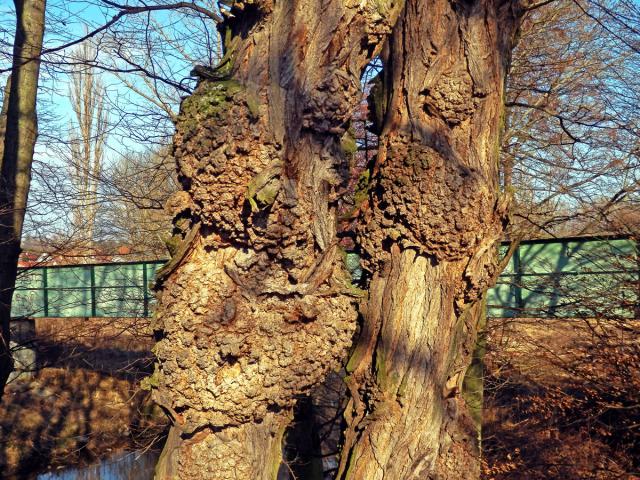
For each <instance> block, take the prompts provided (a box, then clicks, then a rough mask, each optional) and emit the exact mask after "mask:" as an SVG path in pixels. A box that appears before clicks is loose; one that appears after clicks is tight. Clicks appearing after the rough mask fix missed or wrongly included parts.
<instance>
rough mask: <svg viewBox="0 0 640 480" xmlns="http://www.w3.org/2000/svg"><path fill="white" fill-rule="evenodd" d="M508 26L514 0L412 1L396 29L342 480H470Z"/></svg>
mask: <svg viewBox="0 0 640 480" xmlns="http://www.w3.org/2000/svg"><path fill="white" fill-rule="evenodd" d="M517 25H518V20H517V14H516V13H515V12H514V11H513V5H512V4H511V3H509V2H500V1H493V0H481V1H475V2H466V1H448V0H430V1H427V0H408V1H407V3H406V6H405V11H404V14H403V15H402V17H401V19H400V20H399V22H398V25H397V26H396V29H395V30H394V34H393V36H392V39H391V42H390V46H389V49H388V54H387V56H386V61H385V72H384V79H383V81H382V85H383V86H384V88H382V89H380V90H379V91H378V92H377V93H378V95H377V97H378V100H379V101H381V102H382V104H379V105H378V107H379V108H378V111H380V112H383V114H384V115H383V118H384V121H383V124H382V125H381V127H382V130H381V139H380V150H379V154H378V162H377V165H376V169H375V171H374V172H373V173H374V175H373V179H374V183H373V186H372V190H371V198H370V208H369V210H368V211H367V217H368V218H367V220H368V221H367V222H366V223H365V224H363V226H362V227H361V229H360V243H361V245H362V248H363V252H364V257H365V260H366V262H367V264H368V268H369V269H370V270H372V271H373V272H374V276H373V279H372V281H371V285H370V291H369V300H368V303H367V304H366V305H365V306H364V309H363V315H364V319H365V325H364V328H363V334H362V335H361V338H360V340H359V343H358V345H357V348H356V349H355V351H354V353H353V355H352V358H351V360H350V362H349V365H348V372H349V377H348V379H347V384H348V386H349V389H350V391H351V392H352V395H353V396H352V399H351V401H350V404H349V406H348V410H347V412H346V415H347V421H348V423H349V428H348V429H347V431H346V436H345V450H344V452H343V458H342V465H341V477H342V478H345V479H350V480H360V479H367V480H376V479H383V478H385V479H394V480H408V479H418V478H419V479H473V478H478V476H479V466H480V462H479V460H480V457H479V449H478V441H477V440H478V434H479V432H478V431H477V426H476V422H475V421H474V419H473V417H472V416H471V412H470V409H469V406H468V405H467V403H466V402H465V400H464V397H463V395H462V390H463V380H464V377H465V373H466V370H467V368H468V366H469V363H470V361H471V354H472V352H473V349H474V346H475V341H476V336H477V328H478V324H479V322H480V320H481V318H482V315H483V314H484V312H483V310H484V308H483V305H482V295H483V294H484V292H485V290H486V289H487V288H488V287H489V286H490V284H491V283H492V280H493V278H494V276H495V275H496V273H497V272H496V266H497V265H496V263H497V260H498V258H497V246H498V242H499V240H500V238H501V236H502V232H503V228H504V224H505V222H506V211H507V206H508V203H509V202H508V196H507V195H504V194H501V193H500V191H499V183H498V180H499V172H498V153H499V137H500V130H501V117H502V114H503V93H504V79H505V75H506V71H507V66H508V62H509V55H510V51H511V47H512V41H513V37H514V34H515V31H516V29H517Z"/></svg>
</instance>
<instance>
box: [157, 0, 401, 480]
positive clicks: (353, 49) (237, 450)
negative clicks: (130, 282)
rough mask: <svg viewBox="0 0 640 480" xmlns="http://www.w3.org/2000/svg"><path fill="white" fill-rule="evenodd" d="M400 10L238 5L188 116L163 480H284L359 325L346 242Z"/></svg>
mask: <svg viewBox="0 0 640 480" xmlns="http://www.w3.org/2000/svg"><path fill="white" fill-rule="evenodd" d="M399 11H400V8H399V6H397V5H396V6H393V5H391V4H390V5H389V6H387V5H382V4H381V3H380V2H377V1H371V2H346V1H341V0H329V1H322V0H300V1H296V2H274V3H272V2H269V1H261V2H248V3H247V4H243V3H240V2H235V3H234V6H233V7H232V9H231V13H232V14H233V15H232V16H228V17H227V20H226V22H225V31H224V32H223V36H224V38H225V50H226V55H225V57H224V58H223V60H222V62H221V63H220V65H219V66H218V67H217V68H216V69H205V68H199V69H197V72H198V73H199V74H200V75H201V76H202V77H204V78H205V80H204V81H202V82H201V83H200V84H199V86H198V88H197V90H196V92H195V94H194V95H193V96H191V97H190V98H188V99H186V100H185V101H184V102H183V104H182V106H181V115H180V118H179V121H178V124H177V132H176V135H175V138H174V145H175V156H176V160H177V162H178V171H179V178H180V180H181V182H182V184H183V186H184V190H185V191H183V192H180V194H178V195H176V196H175V197H174V199H173V200H172V201H171V202H170V204H171V205H170V207H171V208H172V209H173V212H174V214H175V222H174V225H175V230H176V232H175V233H176V237H175V238H176V245H175V253H174V255H173V258H172V260H171V261H170V263H169V264H168V265H167V266H166V267H165V269H164V270H163V271H162V272H160V274H159V283H160V284H163V287H162V289H161V292H160V295H159V306H158V314H157V319H156V330H157V333H158V336H159V341H158V343H157V345H156V347H155V352H156V355H157V357H158V365H157V369H156V372H155V374H154V376H153V377H152V378H151V379H149V383H150V385H151V386H153V387H154V395H155V398H156V400H157V401H158V402H159V403H160V405H162V406H163V407H164V408H165V409H166V410H167V412H169V414H170V415H171V417H172V419H173V422H174V427H173V430H172V434H171V437H170V441H169V442H168V443H167V446H166V447H165V451H164V453H163V456H162V458H161V461H160V463H159V465H158V469H157V472H156V478H158V479H175V478H180V479H198V480H202V479H230V478H237V479H247V480H256V479H265V480H266V479H272V478H274V477H275V475H276V472H277V470H278V467H279V465H280V459H281V438H282V435H283V432H284V429H285V427H286V425H287V424H288V423H289V421H290V418H291V412H292V407H293V405H294V404H295V401H296V398H298V397H299V396H300V395H302V394H304V393H305V392H307V391H308V390H309V388H311V387H312V386H313V385H314V384H316V383H318V382H319V381H321V380H322V379H323V377H324V375H325V374H326V373H327V371H329V370H330V369H332V368H337V367H338V366H339V365H340V363H341V361H342V360H343V359H344V357H345V355H346V353H347V349H348V348H349V346H350V343H351V337H352V335H353V333H354V330H355V327H356V310H355V307H354V298H355V296H356V295H358V291H357V289H355V288H353V287H352V286H351V283H350V280H349V277H348V274H347V272H346V271H345V268H344V265H343V260H342V257H343V256H342V255H341V254H340V249H339V247H338V241H337V238H336V208H337V205H338V200H339V198H340V197H341V195H342V193H343V192H344V191H346V188H347V183H348V180H349V178H348V177H349V160H350V155H351V154H352V152H351V151H350V150H349V149H345V148H344V147H343V145H342V143H343V142H341V139H342V137H343V135H345V133H346V130H347V128H348V126H349V119H350V116H351V113H352V112H353V110H354V109H355V108H356V105H357V104H358V99H359V95H358V92H359V90H360V85H359V81H360V74H361V71H362V69H363V68H364V66H365V65H366V64H367V62H368V61H369V59H370V57H371V56H372V55H375V54H376V53H377V52H378V51H379V49H380V47H379V46H380V45H381V44H382V40H383V39H384V37H385V36H386V35H387V34H389V33H390V32H391V29H392V26H393V24H394V23H395V19H396V18H397V15H398V13H399Z"/></svg>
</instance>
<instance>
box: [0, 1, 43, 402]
mask: <svg viewBox="0 0 640 480" xmlns="http://www.w3.org/2000/svg"><path fill="white" fill-rule="evenodd" d="M14 3H15V8H16V34H15V43H14V46H13V66H12V70H11V87H10V89H9V92H8V105H7V110H6V112H7V113H6V129H5V134H4V137H3V139H2V141H3V142H4V151H3V156H2V161H1V163H0V324H1V326H2V331H1V335H2V337H1V338H0V398H1V397H2V393H3V391H4V386H5V384H6V381H7V378H8V377H9V374H10V373H11V370H12V368H13V362H12V359H11V351H10V349H9V324H10V320H11V299H12V296H13V290H14V288H15V281H16V274H17V267H18V257H19V255H20V238H21V237H22V225H23V222H24V215H25V210H26V207H27V197H28V194H29V184H30V182H31V164H32V162H33V152H34V148H35V143H36V137H37V135H38V121H37V117H36V96H37V91H38V77H39V72H40V52H41V51H42V39H43V36H44V18H45V7H46V1H45V0H22V1H19V0H15V2H14Z"/></svg>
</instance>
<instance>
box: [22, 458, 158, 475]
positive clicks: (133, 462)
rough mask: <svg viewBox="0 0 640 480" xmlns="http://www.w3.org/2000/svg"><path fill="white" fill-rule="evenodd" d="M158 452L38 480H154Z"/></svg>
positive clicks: (71, 469)
mask: <svg viewBox="0 0 640 480" xmlns="http://www.w3.org/2000/svg"><path fill="white" fill-rule="evenodd" d="M158 455H159V453H158V452H146V453H140V452H125V453H121V454H118V455H115V456H113V457H111V458H108V459H106V460H103V461H102V462H100V463H97V464H95V465H88V466H86V467H82V468H66V469H63V470H56V471H53V472H46V473H41V474H39V475H38V476H36V477H33V478H35V479H36V480H152V479H153V469H154V468H155V465H156V461H157V460H158Z"/></svg>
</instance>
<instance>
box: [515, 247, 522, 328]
mask: <svg viewBox="0 0 640 480" xmlns="http://www.w3.org/2000/svg"><path fill="white" fill-rule="evenodd" d="M513 270H514V272H515V277H514V280H515V282H514V283H515V285H514V289H515V292H514V293H515V297H516V311H517V312H518V317H522V315H523V314H522V311H523V310H524V302H523V300H522V262H521V261H520V245H518V248H516V250H515V252H513Z"/></svg>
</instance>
